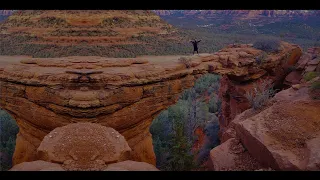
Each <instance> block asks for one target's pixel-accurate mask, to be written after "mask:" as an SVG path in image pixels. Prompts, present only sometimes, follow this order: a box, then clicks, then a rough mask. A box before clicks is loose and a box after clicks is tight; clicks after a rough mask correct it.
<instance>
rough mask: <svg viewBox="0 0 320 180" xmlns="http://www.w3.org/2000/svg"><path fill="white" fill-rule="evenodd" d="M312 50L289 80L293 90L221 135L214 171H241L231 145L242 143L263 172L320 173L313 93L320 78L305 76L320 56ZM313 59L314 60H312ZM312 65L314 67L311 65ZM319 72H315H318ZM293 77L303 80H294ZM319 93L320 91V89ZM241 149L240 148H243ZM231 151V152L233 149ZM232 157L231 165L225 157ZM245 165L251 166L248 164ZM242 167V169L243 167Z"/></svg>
mask: <svg viewBox="0 0 320 180" xmlns="http://www.w3.org/2000/svg"><path fill="white" fill-rule="evenodd" d="M315 49H316V48H312V49H311V50H313V51H312V52H311V50H310V49H309V51H308V52H307V53H305V54H304V55H303V56H302V57H301V59H299V61H298V63H297V64H296V67H298V68H295V69H294V70H293V71H292V72H293V73H295V75H292V73H290V74H289V75H288V76H287V77H286V78H285V79H286V81H285V83H288V82H289V81H288V79H291V80H292V79H295V81H290V83H292V84H289V83H288V84H287V85H291V86H292V87H290V88H288V89H286V90H282V91H280V92H278V93H277V94H276V95H275V96H274V97H273V98H272V99H270V100H269V102H268V103H267V104H266V105H265V106H264V107H262V108H260V109H257V110H254V109H248V110H246V111H244V112H243V113H241V114H238V115H236V116H235V118H234V119H232V121H231V122H230V123H229V125H228V127H226V128H225V129H226V130H225V131H223V133H222V135H221V141H222V142H223V143H222V144H221V145H219V146H217V147H216V148H214V149H213V150H212V151H211V161H212V162H213V163H214V164H215V166H214V169H215V170H220V169H221V167H227V168H230V169H237V168H239V165H235V161H234V157H235V155H234V154H232V153H230V152H229V151H228V147H230V146H231V142H236V140H240V142H241V143H240V144H241V145H242V146H243V147H244V148H245V149H246V150H247V152H248V155H249V156H250V157H251V159H255V160H256V161H257V162H258V163H259V164H260V165H261V167H263V168H271V169H274V170H319V169H320V166H319V165H320V155H319V153H318V151H319V142H320V141H319V140H320V139H319V135H320V114H319V112H320V101H319V100H317V99H316V98H315V97H314V94H313V93H312V92H311V91H310V89H311V87H310V86H312V85H314V84H315V83H319V80H320V79H319V77H315V78H313V79H312V80H309V81H308V82H306V80H304V79H302V74H303V73H306V72H307V71H306V70H307V69H310V68H309V66H308V64H309V63H308V62H310V61H312V59H315V58H316V57H317V56H318V52H316V51H314V50H315ZM312 57H313V58H312ZM311 64H312V63H311ZM314 71H315V70H314ZM293 76H295V77H299V78H292V77H293ZM316 91H319V89H316ZM239 146H240V145H239ZM229 149H230V148H229ZM226 154H231V155H228V156H229V159H228V158H226V159H228V162H225V161H221V156H226ZM245 162H251V161H250V160H246V161H245ZM240 167H241V166H240Z"/></svg>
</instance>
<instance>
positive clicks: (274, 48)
mask: <svg viewBox="0 0 320 180" xmlns="http://www.w3.org/2000/svg"><path fill="white" fill-rule="evenodd" d="M253 47H254V48H256V49H260V50H262V51H265V52H268V53H272V52H278V51H279V48H280V41H278V40H273V39H264V40H258V41H256V42H255V43H254V44H253Z"/></svg>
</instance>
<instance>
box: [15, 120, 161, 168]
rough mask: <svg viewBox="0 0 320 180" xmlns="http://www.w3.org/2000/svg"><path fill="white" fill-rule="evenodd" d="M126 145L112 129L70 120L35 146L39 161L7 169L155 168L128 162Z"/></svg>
mask: <svg viewBox="0 0 320 180" xmlns="http://www.w3.org/2000/svg"><path fill="white" fill-rule="evenodd" d="M130 151H131V149H130V147H129V145H128V143H127V142H126V140H125V139H124V137H123V136H122V135H121V134H120V133H119V132H117V131H116V130H114V129H112V128H110V127H105V126H102V125H99V124H95V123H88V122H86V123H72V124H69V125H67V126H63V127H58V128H56V129H54V130H53V131H51V132H50V133H49V134H48V135H46V136H45V137H44V139H43V141H42V142H41V144H40V146H39V147H38V149H37V158H38V159H40V160H37V161H32V162H23V163H21V164H18V165H15V166H14V167H13V168H12V169H10V170H11V171H65V170H67V171H102V170H106V171H119V170H127V171H157V170H158V169H157V168H155V167H154V166H153V165H151V164H148V163H145V162H135V161H130V160H128V159H130V156H129V155H130Z"/></svg>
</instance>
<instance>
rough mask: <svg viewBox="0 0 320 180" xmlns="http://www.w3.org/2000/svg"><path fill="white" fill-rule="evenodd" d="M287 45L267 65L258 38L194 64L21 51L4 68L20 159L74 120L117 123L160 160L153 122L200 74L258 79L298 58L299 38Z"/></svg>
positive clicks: (141, 150) (4, 91)
mask: <svg viewBox="0 0 320 180" xmlns="http://www.w3.org/2000/svg"><path fill="white" fill-rule="evenodd" d="M281 47H282V51H281V52H279V53H278V54H272V55H269V56H268V58H267V60H266V62H265V63H264V64H262V65H257V64H256V62H255V59H254V57H255V56H257V55H258V54H259V53H261V50H257V49H254V48H252V47H251V45H239V46H232V47H228V48H226V49H223V50H221V51H219V52H217V53H214V54H210V55H204V56H194V57H192V62H191V67H190V68H186V66H185V65H184V64H182V63H180V62H179V60H178V58H179V57H178V56H174V57H170V56H167V57H166V56H164V57H140V58H134V59H112V58H102V57H66V58H48V59H37V58H26V57H21V58H20V59H19V58H18V59H19V60H21V61H20V62H16V63H5V64H4V65H2V69H1V71H0V80H1V89H0V90H1V97H0V100H1V107H2V108H4V109H6V110H7V111H8V112H9V113H10V114H12V115H14V116H15V117H16V121H17V123H18V125H19V127H20V132H19V134H18V137H17V147H16V151H15V154H14V164H18V163H21V162H25V161H33V160H36V159H37V157H36V154H35V152H36V149H37V148H38V146H39V145H40V143H41V141H42V139H43V138H44V136H45V135H46V134H48V133H49V132H50V131H52V130H53V129H55V128H57V127H61V126H64V125H67V124H69V123H73V122H95V123H99V124H101V125H104V126H108V127H112V128H114V129H115V130H117V131H119V132H120V133H121V134H122V135H123V136H124V137H125V138H126V140H127V141H128V144H129V146H130V147H131V149H132V150H133V151H132V159H133V160H135V161H143V162H148V163H150V164H155V155H154V152H153V148H152V138H151V134H150V132H149V126H150V124H151V122H152V120H153V119H154V118H155V116H157V115H158V114H159V113H160V112H161V111H162V110H164V109H166V108H167V107H168V106H170V105H172V104H174V103H175V102H176V101H177V99H178V96H179V94H180V93H181V92H182V91H183V90H184V89H187V88H190V87H192V86H193V84H194V81H195V79H196V78H197V77H198V76H199V75H201V74H205V73H218V74H222V75H228V76H229V77H230V78H231V79H234V80H236V81H247V80H254V79H258V78H260V77H262V76H264V75H267V74H272V73H274V71H275V68H276V67H278V66H280V64H282V63H283V62H285V61H286V60H288V58H289V59H290V61H289V62H291V59H294V61H296V60H297V58H299V56H300V55H301V49H300V48H299V47H298V46H296V45H292V44H288V43H284V42H283V43H282V44H281ZM287 54H289V55H291V56H287ZM294 54H295V55H294ZM0 59H1V57H0Z"/></svg>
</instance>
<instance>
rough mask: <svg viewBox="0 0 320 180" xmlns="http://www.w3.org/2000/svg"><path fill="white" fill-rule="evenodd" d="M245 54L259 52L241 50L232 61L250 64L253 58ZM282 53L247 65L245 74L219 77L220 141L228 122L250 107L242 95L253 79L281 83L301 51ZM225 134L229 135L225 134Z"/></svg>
mask: <svg viewBox="0 0 320 180" xmlns="http://www.w3.org/2000/svg"><path fill="white" fill-rule="evenodd" d="M247 54H249V55H250V54H254V55H257V54H259V52H255V51H252V50H251V52H250V51H248V50H247V52H245V53H242V52H241V53H239V56H240V58H239V59H238V58H235V59H237V60H236V61H233V62H236V64H238V63H237V62H239V64H242V63H244V64H247V62H248V63H249V62H250V63H249V64H252V63H253V62H252V61H253V60H250V59H247V57H250V56H248V55H247ZM283 54H285V55H284V56H279V55H275V56H269V57H268V58H267V63H266V64H264V65H262V66H260V67H256V66H248V70H247V71H248V72H249V73H248V75H246V76H233V75H228V76H224V77H223V78H222V79H221V81H220V90H219V96H220V98H221V100H222V106H221V108H222V114H221V115H220V116H219V122H220V138H221V140H222V142H223V141H224V140H225V139H223V138H222V136H223V133H224V131H225V130H227V127H228V126H229V124H230V122H231V121H232V120H233V119H234V118H235V117H236V115H237V114H240V113H241V112H243V111H245V110H247V109H249V108H250V104H249V102H248V100H247V99H246V97H245V96H244V95H245V93H246V92H247V91H250V90H252V87H253V83H254V81H255V80H256V79H258V78H259V79H258V81H261V80H266V79H269V80H271V81H272V82H273V83H274V84H275V87H276V88H277V86H279V85H282V83H283V80H284V79H285V78H286V75H287V73H288V71H287V69H288V67H290V66H292V65H295V64H296V63H297V61H298V60H299V58H300V56H301V54H302V51H301V49H299V48H293V49H290V50H289V51H287V52H286V53H283ZM241 57H243V58H246V59H245V61H241ZM251 57H252V56H251ZM229 59H230V58H229ZM250 73H252V74H250ZM248 80H250V81H248ZM245 81H247V82H245ZM226 136H230V135H227V134H226Z"/></svg>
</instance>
